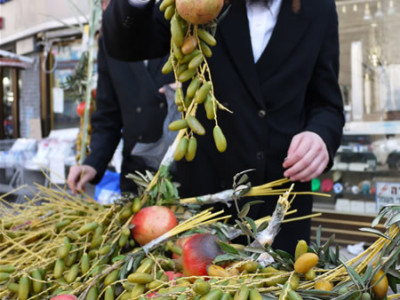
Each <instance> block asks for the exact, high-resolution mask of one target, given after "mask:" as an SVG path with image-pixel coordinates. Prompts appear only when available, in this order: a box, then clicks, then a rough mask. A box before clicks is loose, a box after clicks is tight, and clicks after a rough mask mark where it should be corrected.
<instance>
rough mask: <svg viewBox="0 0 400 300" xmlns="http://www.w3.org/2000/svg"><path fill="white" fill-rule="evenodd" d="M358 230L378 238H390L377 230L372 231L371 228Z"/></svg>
mask: <svg viewBox="0 0 400 300" xmlns="http://www.w3.org/2000/svg"><path fill="white" fill-rule="evenodd" d="M358 230H360V231H364V232H369V233H373V234H376V235H378V236H380V237H383V238H385V239H388V240H390V237H388V236H387V235H385V234H384V233H382V232H381V231H379V230H377V229H373V228H359V229H358Z"/></svg>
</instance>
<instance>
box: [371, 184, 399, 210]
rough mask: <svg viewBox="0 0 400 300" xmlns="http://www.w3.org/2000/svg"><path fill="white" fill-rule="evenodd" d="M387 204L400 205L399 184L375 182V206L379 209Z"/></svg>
mask: <svg viewBox="0 0 400 300" xmlns="http://www.w3.org/2000/svg"><path fill="white" fill-rule="evenodd" d="M387 204H400V182H377V183H376V205H377V209H378V210H379V209H381V208H382V207H383V206H385V205H387Z"/></svg>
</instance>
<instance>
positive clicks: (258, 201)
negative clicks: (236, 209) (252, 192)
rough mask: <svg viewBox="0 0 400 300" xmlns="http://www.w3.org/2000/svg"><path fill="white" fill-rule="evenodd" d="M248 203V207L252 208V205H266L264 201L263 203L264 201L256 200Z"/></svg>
mask: <svg viewBox="0 0 400 300" xmlns="http://www.w3.org/2000/svg"><path fill="white" fill-rule="evenodd" d="M246 203H247V204H248V205H250V206H252V205H256V204H261V203H264V201H262V200H254V201H249V202H246Z"/></svg>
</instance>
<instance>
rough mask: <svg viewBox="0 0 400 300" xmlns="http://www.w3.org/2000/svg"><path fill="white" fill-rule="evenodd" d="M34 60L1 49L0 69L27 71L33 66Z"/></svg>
mask: <svg viewBox="0 0 400 300" xmlns="http://www.w3.org/2000/svg"><path fill="white" fill-rule="evenodd" d="M34 61H35V60H34V59H33V58H30V57H26V56H22V55H18V54H15V53H12V52H9V51H6V50H1V49H0V67H13V68H23V69H27V68H29V67H31V66H32V64H33V63H34Z"/></svg>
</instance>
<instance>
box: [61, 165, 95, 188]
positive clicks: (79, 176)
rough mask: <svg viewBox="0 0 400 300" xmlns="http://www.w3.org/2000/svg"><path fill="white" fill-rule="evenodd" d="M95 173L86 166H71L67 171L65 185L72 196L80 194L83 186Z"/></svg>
mask: <svg viewBox="0 0 400 300" xmlns="http://www.w3.org/2000/svg"><path fill="white" fill-rule="evenodd" d="M96 175H97V171H96V169H95V168H93V167H91V166H88V165H81V166H72V167H71V168H70V169H69V173H68V179H67V184H68V186H69V188H70V189H71V191H72V193H73V194H76V193H77V192H78V193H80V192H82V191H84V190H85V185H86V183H88V182H89V181H91V180H92V179H94V177H96Z"/></svg>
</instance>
